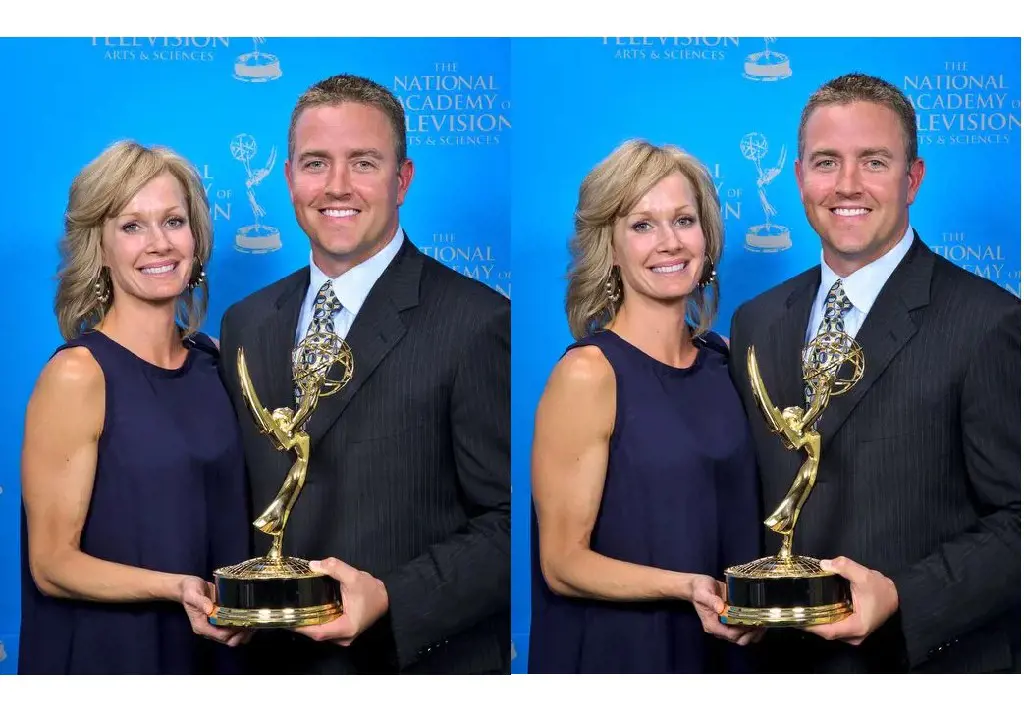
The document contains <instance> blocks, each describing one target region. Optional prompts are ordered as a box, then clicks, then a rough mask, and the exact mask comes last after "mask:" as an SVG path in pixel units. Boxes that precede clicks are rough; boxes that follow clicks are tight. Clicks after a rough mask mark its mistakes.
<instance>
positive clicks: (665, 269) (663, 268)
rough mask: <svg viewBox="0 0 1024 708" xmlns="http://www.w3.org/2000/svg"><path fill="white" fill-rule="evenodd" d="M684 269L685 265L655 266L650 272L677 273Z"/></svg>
mask: <svg viewBox="0 0 1024 708" xmlns="http://www.w3.org/2000/svg"><path fill="white" fill-rule="evenodd" d="M684 268H686V264H685V263H678V264H676V265H673V266H656V267H654V268H651V270H653V271H654V272H655V273H678V272H679V271H681V270H683V269H684Z"/></svg>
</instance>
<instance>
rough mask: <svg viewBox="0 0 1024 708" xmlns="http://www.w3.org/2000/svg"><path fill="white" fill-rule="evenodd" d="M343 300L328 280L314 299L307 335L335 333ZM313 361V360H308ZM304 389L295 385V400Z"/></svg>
mask: <svg viewBox="0 0 1024 708" xmlns="http://www.w3.org/2000/svg"><path fill="white" fill-rule="evenodd" d="M341 309H342V308H341V301H340V300H339V299H338V296H337V295H335V294H334V288H333V287H332V285H331V281H330V280H328V281H327V282H326V283H324V284H323V285H322V286H320V290H318V291H317V293H316V299H315V300H314V301H313V321H312V322H310V323H309V329H307V330H306V336H307V337H308V336H309V335H311V334H322V333H324V332H330V333H331V334H333V333H334V318H335V316H336V315H337V314H338V313H339V312H341ZM307 363H310V364H311V363H313V362H307ZM301 394H302V391H301V390H300V389H299V386H298V384H296V385H295V401H296V402H298V400H299V397H300V396H301Z"/></svg>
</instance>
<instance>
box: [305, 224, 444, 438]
mask: <svg viewBox="0 0 1024 708" xmlns="http://www.w3.org/2000/svg"><path fill="white" fill-rule="evenodd" d="M424 258H425V256H424V255H423V254H421V253H420V252H419V251H418V250H417V248H416V246H414V245H413V243H412V242H411V241H410V240H409V238H408V236H406V239H405V242H404V243H403V244H402V247H401V249H399V251H398V253H397V254H396V255H395V259H394V260H393V261H392V262H391V264H390V265H389V266H388V267H387V269H386V270H385V271H384V273H383V275H381V277H380V278H379V279H378V280H377V282H376V283H374V285H373V287H372V288H371V289H370V294H369V295H368V296H367V298H366V301H365V302H364V303H363V306H362V307H361V308H360V309H359V314H358V315H356V318H355V320H354V321H353V322H352V327H351V328H350V330H349V333H348V336H347V337H346V341H347V342H348V345H349V347H351V349H352V360H353V369H354V371H353V374H352V379H351V381H349V382H348V384H347V385H346V386H345V387H344V388H343V389H341V391H338V392H337V393H335V394H334V395H332V396H328V397H326V398H321V399H320V401H319V403H318V405H317V407H316V409H315V410H314V412H313V414H312V416H311V417H310V419H309V422H308V423H307V425H306V429H307V431H308V432H309V436H310V441H311V445H312V446H314V447H315V446H316V444H317V443H318V442H319V441H320V440H321V439H322V438H323V436H324V435H325V434H326V433H327V431H328V430H330V429H331V427H333V426H334V423H335V422H336V421H337V420H338V418H339V417H340V416H341V414H342V413H344V411H345V409H346V408H347V407H348V404H349V402H351V400H352V398H353V397H354V396H355V395H356V393H358V392H359V389H360V388H362V386H363V385H364V384H365V383H366V381H367V380H368V379H369V378H370V377H371V376H372V375H373V372H374V371H375V370H376V369H377V367H378V366H379V365H380V363H381V361H383V360H384V357H385V356H387V354H388V352H390V351H391V350H392V349H393V348H394V346H395V345H396V344H398V342H399V341H400V340H401V339H402V337H403V336H405V332H406V326H405V323H404V322H403V321H402V318H401V316H400V314H399V313H400V312H402V311H403V310H406V309H408V308H410V307H415V306H416V305H417V304H419V285H420V272H421V270H422V267H423V259H424Z"/></svg>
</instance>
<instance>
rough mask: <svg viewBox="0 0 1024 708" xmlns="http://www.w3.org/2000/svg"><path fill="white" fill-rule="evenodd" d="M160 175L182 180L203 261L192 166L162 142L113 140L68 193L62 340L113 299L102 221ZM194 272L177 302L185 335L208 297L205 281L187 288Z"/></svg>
mask: <svg viewBox="0 0 1024 708" xmlns="http://www.w3.org/2000/svg"><path fill="white" fill-rule="evenodd" d="M162 174H169V175H171V176H172V177H174V178H175V179H177V180H178V182H179V183H180V184H181V188H182V191H183V192H184V193H185V202H186V208H187V209H188V220H189V225H190V227H191V230H192V237H193V239H194V240H195V257H196V258H197V259H198V260H199V263H200V264H206V263H208V262H209V260H210V254H211V253H212V252H213V227H212V226H211V224H210V211H209V202H208V201H207V199H206V192H205V190H204V189H203V183H202V180H201V179H200V178H199V174H198V173H197V172H196V170H195V168H194V167H193V166H192V165H191V164H190V163H189V162H187V161H186V160H185V159H184V158H182V157H181V156H179V155H178V154H176V153H174V152H172V151H171V150H168V149H167V148H163V147H153V148H146V147H143V146H142V145H139V144H138V143H136V142H133V141H130V140H123V141H119V142H116V143H114V144H113V145H111V146H110V147H108V148H107V149H106V150H104V151H103V153H101V154H100V156H99V157H97V158H96V159H95V160H93V161H92V162H90V163H89V164H88V165H86V166H85V168H84V169H83V170H82V171H81V172H79V173H78V175H77V176H76V177H75V179H74V181H72V183H71V189H70V192H69V194H68V206H67V211H66V212H65V214H64V236H63V237H62V238H61V241H60V255H61V263H60V268H59V271H58V274H57V295H56V298H55V300H54V311H55V313H56V315H57V324H58V326H59V327H60V333H61V336H63V337H64V339H65V341H68V340H71V339H74V338H75V337H77V336H78V335H79V334H81V333H82V332H84V331H85V330H87V329H92V328H93V327H95V326H96V325H97V324H99V323H100V322H101V321H102V320H103V318H104V317H105V316H106V314H107V312H108V311H109V310H110V307H111V305H112V304H113V297H114V291H113V289H112V285H111V282H110V273H109V271H108V270H107V269H106V268H104V267H103V247H102V243H103V225H104V223H105V222H106V221H107V220H108V219H111V218H113V217H115V216H117V214H119V213H120V212H121V210H122V209H124V208H125V206H126V205H127V204H128V202H130V201H131V200H132V198H133V197H134V196H135V194H136V193H137V192H138V191H139V190H140V189H142V187H143V186H144V185H145V184H147V183H148V182H149V181H150V180H152V179H153V178H154V177H157V176H159V175H162ZM195 276H196V273H193V274H192V277H191V278H190V287H188V288H186V289H185V291H184V292H182V294H181V295H180V296H179V298H178V302H177V307H176V312H177V319H178V323H179V325H180V326H181V327H182V329H183V330H184V332H183V336H185V337H187V336H189V335H191V334H192V333H194V332H196V331H197V330H198V329H199V326H200V324H201V323H202V321H203V318H204V317H205V316H206V304H207V301H208V299H209V286H208V283H207V282H206V280H205V279H204V280H203V281H202V282H201V283H199V284H198V285H195V286H194V287H193V286H191V284H192V283H193V282H194V279H195ZM97 283H100V284H101V286H102V287H103V289H105V290H106V292H107V293H108V297H107V301H106V302H100V300H99V298H98V297H97V293H96V284H97Z"/></svg>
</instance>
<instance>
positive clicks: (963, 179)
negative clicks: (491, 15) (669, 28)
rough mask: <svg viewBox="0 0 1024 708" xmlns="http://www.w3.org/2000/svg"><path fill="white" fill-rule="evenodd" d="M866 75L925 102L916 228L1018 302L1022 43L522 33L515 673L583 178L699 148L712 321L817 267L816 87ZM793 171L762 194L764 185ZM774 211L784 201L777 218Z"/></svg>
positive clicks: (516, 75)
mask: <svg viewBox="0 0 1024 708" xmlns="http://www.w3.org/2000/svg"><path fill="white" fill-rule="evenodd" d="M851 71H862V72H865V73H870V74H875V75H878V76H881V77H883V78H885V79H887V80H889V81H891V82H893V83H894V84H896V85H897V86H899V87H900V88H901V89H902V90H903V91H904V92H906V93H907V94H908V95H909V96H910V97H911V99H912V100H913V102H914V105H915V108H916V109H917V111H918V123H919V128H918V130H919V141H920V152H921V155H922V157H923V158H924V160H925V163H926V166H927V173H926V176H925V180H924V184H923V187H922V189H921V191H920V193H919V195H918V199H917V202H916V203H915V205H914V206H913V207H912V208H911V222H912V224H913V226H914V227H915V228H916V229H917V230H918V232H919V233H920V234H921V236H922V238H923V239H924V240H925V241H926V242H927V243H928V245H929V246H931V247H932V248H933V249H934V250H936V251H937V252H939V253H941V254H942V255H944V256H946V257H948V258H950V259H951V260H953V261H955V262H956V263H958V264H959V265H961V266H962V267H964V268H967V269H968V270H971V271H973V272H976V273H979V274H980V275H982V276H984V277H987V278H991V279H992V280H994V281H996V282H997V283H999V284H1000V285H1002V286H1003V287H1005V288H1006V289H1008V290H1010V291H1012V292H1013V293H1014V294H1016V295H1017V296H1018V297H1019V296H1020V233H1021V232H1020V226H1021V224H1020V211H1021V210H1020V114H1021V111H1020V97H1021V91H1020V40H1019V39H1009V40H1001V39H996V40H982V39H965V40H958V39H784V38H779V39H778V40H777V41H772V40H768V39H765V38H731V37H700V38H698V37H606V38H592V39H572V40H548V39H516V40H513V41H512V85H513V95H514V101H515V104H516V107H517V111H518V112H517V121H516V141H517V142H516V149H515V150H514V151H513V155H512V190H513V191H512V203H513V205H514V207H515V208H514V211H513V216H512V229H513V233H514V234H515V237H514V239H513V243H512V259H513V262H514V263H515V264H516V267H517V268H518V269H519V270H520V272H522V270H523V269H524V268H528V269H529V277H528V278H526V279H523V280H522V282H521V283H520V285H519V287H518V292H517V296H516V304H515V308H514V309H513V325H512V327H513V341H514V342H515V344H514V346H513V354H512V374H513V381H514V382H515V386H514V388H513V392H512V439H513V449H512V470H513V595H512V608H513V614H512V630H513V644H514V649H515V659H514V662H513V671H516V672H519V671H523V670H525V666H526V656H527V648H528V635H529V623H530V589H529V588H530V556H529V551H530V549H529V525H530V503H531V501H530V465H529V458H530V446H531V442H532V435H533V413H534V410H535V408H536V405H537V401H538V399H539V398H540V394H541V391H542V390H543V386H544V383H545V381H546V380H547V377H548V374H549V373H550V371H551V368H552V367H553V366H554V364H555V362H556V361H557V359H558V358H559V357H560V356H561V354H562V352H563V351H564V348H565V346H566V345H568V344H569V343H570V342H571V337H570V334H569V330H568V326H567V324H566V321H565V315H564V312H563V309H562V302H563V298H564V294H565V279H564V275H565V271H566V266H567V264H568V252H567V249H566V243H567V239H568V237H569V236H570V235H571V232H572V217H573V210H574V208H575V205H576V198H577V193H578V189H579V185H580V182H581V181H582V180H583V177H584V176H585V175H586V174H587V172H588V171H589V170H590V169H591V168H592V167H593V166H594V165H596V164H597V163H598V162H599V161H600V160H601V159H602V158H604V157H605V156H606V155H607V154H608V153H610V152H611V151H612V150H613V149H614V148H615V147H617V146H618V145H619V144H620V143H621V142H622V141H624V140H626V139H628V138H633V137H642V138H646V139H648V140H651V141H653V142H655V143H672V144H675V145H678V146H679V147H681V148H683V149H684V150H687V151H689V152H691V153H693V154H694V155H695V156H697V157H698V158H699V159H701V160H702V161H703V162H704V163H705V164H707V165H708V166H709V168H710V170H711V171H712V174H713V175H714V178H715V183H716V185H717V187H718V190H719V197H720V199H721V201H722V214H723V217H724V221H725V227H726V241H725V256H724V259H723V261H722V264H721V266H720V267H719V268H718V273H719V276H720V278H721V287H722V290H721V292H722V302H721V308H720V311H719V315H718V320H717V323H716V325H715V329H716V331H718V332H721V333H723V334H725V335H726V336H728V329H729V321H730V319H731V317H732V313H733V311H734V310H735V309H736V308H737V307H738V306H739V305H740V304H741V303H742V302H744V301H745V300H747V299H749V298H751V297H753V296H755V295H757V294H759V293H761V292H763V291H764V290H766V289H768V288H769V287H770V286H772V285H775V284H777V283H779V282H781V281H782V280H784V279H786V278H788V277H791V276H793V275H796V274H797V273H799V272H801V271H803V270H805V269H806V268H809V267H811V266H813V265H814V264H816V263H817V262H818V260H819V254H820V246H819V240H818V237H817V235H816V234H815V233H814V231H812V230H811V228H810V227H809V226H808V224H807V222H806V220H805V217H804V213H803V207H802V205H801V203H800V199H799V195H798V192H797V187H796V179H795V176H794V172H793V161H794V159H795V156H796V146H797V144H796V139H797V126H798V124H799V120H800V111H801V109H802V108H803V104H804V103H805V101H806V100H807V98H808V96H809V95H810V93H811V92H812V91H813V90H814V89H815V88H817V87H818V86H819V85H821V84H822V83H824V82H826V81H828V80H829V79H831V78H833V77H835V76H838V75H841V74H844V73H848V72H851ZM777 166H778V167H781V170H780V171H779V173H778V174H777V175H776V176H775V177H774V178H771V181H769V182H768V183H767V184H766V185H765V187H764V195H763V196H764V199H765V201H766V202H767V204H769V205H770V206H771V207H772V208H773V209H774V210H775V211H776V212H777V213H776V214H774V215H772V216H769V215H768V214H767V213H766V210H765V209H764V208H763V207H762V196H761V195H760V194H759V193H758V187H757V180H758V177H759V175H761V174H763V175H764V176H765V177H766V178H768V177H770V174H771V171H772V170H773V168H775V167H777ZM769 211H770V210H769Z"/></svg>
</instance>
